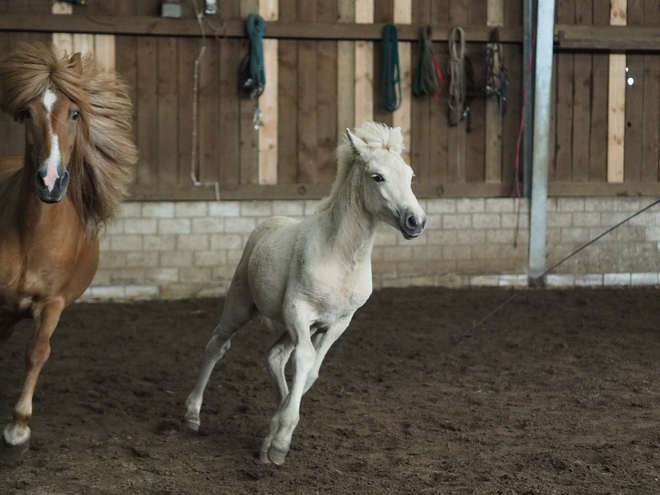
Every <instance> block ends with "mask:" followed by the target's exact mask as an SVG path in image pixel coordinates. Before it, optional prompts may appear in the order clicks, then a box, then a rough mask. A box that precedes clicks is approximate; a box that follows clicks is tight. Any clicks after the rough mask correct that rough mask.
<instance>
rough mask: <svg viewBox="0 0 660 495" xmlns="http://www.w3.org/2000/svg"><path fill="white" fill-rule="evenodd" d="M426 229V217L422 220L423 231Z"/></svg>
mask: <svg viewBox="0 0 660 495" xmlns="http://www.w3.org/2000/svg"><path fill="white" fill-rule="evenodd" d="M424 227H426V217H424V220H422V230H424Z"/></svg>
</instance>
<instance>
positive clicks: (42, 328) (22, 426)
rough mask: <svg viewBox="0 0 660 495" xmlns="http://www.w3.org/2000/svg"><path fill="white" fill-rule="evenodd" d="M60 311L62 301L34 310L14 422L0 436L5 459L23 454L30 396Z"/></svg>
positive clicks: (47, 354)
mask: <svg viewBox="0 0 660 495" xmlns="http://www.w3.org/2000/svg"><path fill="white" fill-rule="evenodd" d="M63 309H64V302H63V301H62V300H55V301H51V302H50V303H48V304H47V305H45V306H43V307H42V308H39V309H38V310H36V311H35V315H34V317H35V321H36V322H37V330H36V332H35V334H34V337H33V338H32V340H31V341H30V344H29V345H28V347H27V352H26V353H25V370H26V376H25V382H24V384H23V391H22V393H21V396H20V398H19V399H18V403H17V404H16V407H15V408H14V419H13V421H12V422H11V423H9V424H8V425H7V427H6V428H5V431H4V432H3V435H2V444H3V445H2V447H3V448H2V450H3V451H4V454H5V456H6V457H16V456H18V455H20V454H22V453H23V452H25V451H26V450H27V448H28V445H29V440H30V428H29V426H28V422H29V421H30V418H31V417H32V397H33V395H34V389H35V387H36V386H37V379H38V378H39V374H40V373H41V369H42V368H43V366H44V364H46V361H47V360H48V356H49V355H50V337H51V335H52V334H53V332H54V331H55V328H56V327H57V323H58V322H59V320H60V315H61V314H62V310H63Z"/></svg>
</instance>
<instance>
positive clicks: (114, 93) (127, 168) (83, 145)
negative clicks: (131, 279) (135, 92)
mask: <svg viewBox="0 0 660 495" xmlns="http://www.w3.org/2000/svg"><path fill="white" fill-rule="evenodd" d="M0 108H1V109H2V110H3V111H5V112H7V113H9V114H10V115H12V116H14V118H15V119H16V120H17V121H19V122H22V123H23V124H24V125H25V155H24V157H23V158H22V159H20V158H19V159H9V160H4V161H2V162H0V347H1V346H2V345H3V344H4V343H5V342H6V341H7V339H8V338H9V337H10V335H11V333H12V331H13V329H14V326H15V325H16V323H17V322H18V321H20V320H21V319H24V318H33V319H34V320H35V322H36V331H35V333H34V336H33V338H32V340H31V341H30V344H29V345H28V347H27V352H26V358H25V367H26V377H25V382H24V385H23V391H22V393H21V395H20V398H19V400H18V403H17V404H16V407H15V408H14V415H13V421H12V422H11V423H9V425H7V427H6V428H5V430H4V432H3V435H2V446H1V447H0V450H1V451H2V453H3V454H4V456H10V457H14V456H16V455H17V454H20V453H22V452H24V451H25V450H26V449H27V447H28V444H29V439H30V428H29V427H28V422H29V420H30V417H31V416H32V396H33V394H34V389H35V386H36V383H37V379H38V377H39V373H40V372H41V369H42V367H43V365H44V363H45V362H46V360H47V359H48V356H49V354H50V343H49V341H50V337H51V335H52V333H53V331H54V330H55V327H56V326H57V323H58V321H59V318H60V314H61V313H62V310H63V309H64V308H66V307H67V306H68V305H70V304H71V303H73V302H74V301H75V300H76V299H77V298H78V297H80V296H81V295H82V294H83V292H84V291H85V290H86V289H87V287H88V286H89V284H90V283H91V282H92V279H93V277H94V274H95V273H96V268H97V266H98V259H99V243H98V233H99V230H100V229H101V228H102V227H103V225H104V224H105V223H106V222H108V221H109V220H110V219H112V217H113V215H114V214H115V213H116V212H117V210H118V208H119V205H120V203H121V200H122V199H123V198H124V196H125V193H126V189H127V186H128V183H129V180H130V175H131V166H132V165H133V164H134V163H135V161H136V159H137V153H136V149H135V146H134V144H133V142H132V138H131V130H130V122H131V115H132V107H131V103H130V100H129V98H128V96H127V93H126V90H125V86H124V85H123V84H122V83H121V82H120V81H119V79H118V78H117V76H116V75H114V74H109V73H103V72H101V71H100V70H99V69H98V68H97V66H96V64H95V62H94V60H93V58H92V57H91V56H85V57H81V55H80V53H76V54H75V55H73V56H72V57H70V58H68V57H65V58H60V57H59V56H58V55H57V52H56V50H55V47H54V46H52V45H47V44H35V45H24V46H22V47H21V48H20V49H19V50H18V51H16V52H15V53H13V54H11V55H9V56H8V57H7V58H6V59H5V60H4V61H2V62H0Z"/></svg>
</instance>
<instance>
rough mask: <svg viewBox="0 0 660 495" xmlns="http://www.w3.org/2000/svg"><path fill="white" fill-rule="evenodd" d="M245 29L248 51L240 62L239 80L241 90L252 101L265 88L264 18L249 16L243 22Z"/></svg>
mask: <svg viewBox="0 0 660 495" xmlns="http://www.w3.org/2000/svg"><path fill="white" fill-rule="evenodd" d="M245 29H246V31H247V34H248V38H249V40H250V49H249V52H248V54H247V55H246V56H245V58H243V61H242V62H241V80H242V81H243V90H244V91H245V92H247V93H248V94H249V95H250V98H253V99H254V98H259V97H260V96H261V94H262V93H263V92H264V89H265V88H266V70H265V67H264V43H263V38H264V33H265V32H266V23H265V22H264V18H263V17H261V16H260V15H259V14H251V15H250V17H248V18H247V20H246V21H245Z"/></svg>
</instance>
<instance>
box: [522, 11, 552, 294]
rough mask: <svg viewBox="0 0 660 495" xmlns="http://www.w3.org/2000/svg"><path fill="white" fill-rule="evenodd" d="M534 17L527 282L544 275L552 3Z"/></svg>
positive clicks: (534, 282)
mask: <svg viewBox="0 0 660 495" xmlns="http://www.w3.org/2000/svg"><path fill="white" fill-rule="evenodd" d="M537 12H538V13H537V16H536V87H535V90H534V152H533V171H532V202H531V211H530V226H529V273H528V276H529V281H530V284H532V285H543V284H544V283H545V280H536V279H538V278H539V277H540V276H541V275H542V274H543V273H544V272H545V253H546V212H547V202H548V162H549V159H550V153H549V151H550V142H549V140H548V137H549V135H550V95H551V82H552V52H553V45H554V19H555V0H539V2H538V11H537Z"/></svg>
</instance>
